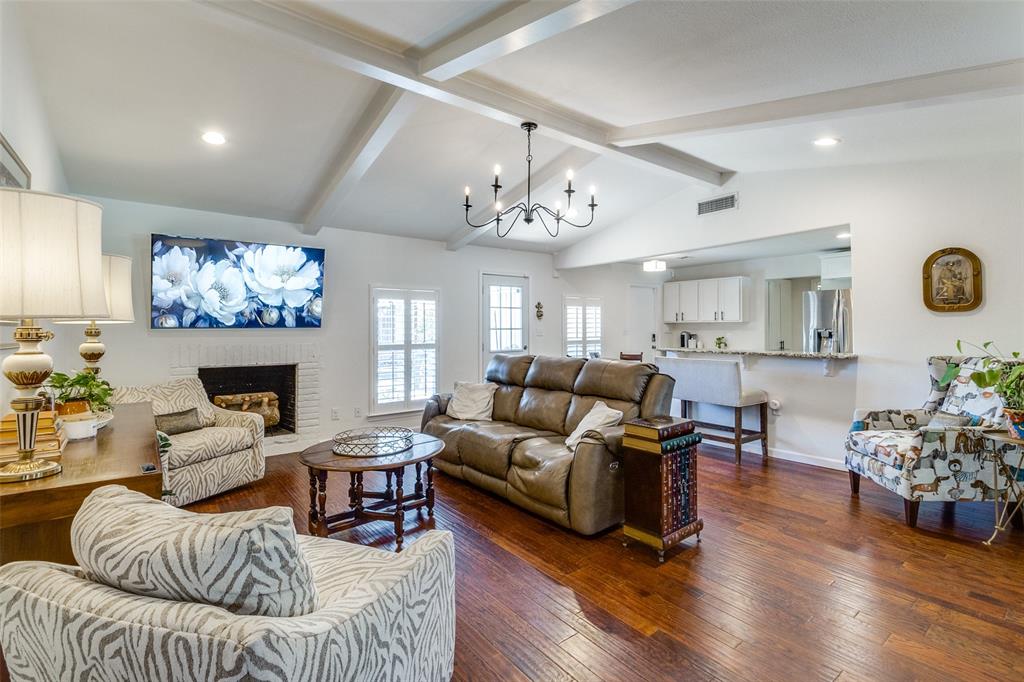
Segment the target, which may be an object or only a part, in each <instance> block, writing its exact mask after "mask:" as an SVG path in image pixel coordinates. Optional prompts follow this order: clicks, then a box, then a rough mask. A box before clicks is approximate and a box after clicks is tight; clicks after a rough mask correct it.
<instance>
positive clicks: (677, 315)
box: [676, 313, 679, 322]
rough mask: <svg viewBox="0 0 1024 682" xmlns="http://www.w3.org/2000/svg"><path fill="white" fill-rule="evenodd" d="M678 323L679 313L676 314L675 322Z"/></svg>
mask: <svg viewBox="0 0 1024 682" xmlns="http://www.w3.org/2000/svg"><path fill="white" fill-rule="evenodd" d="M678 321H679V313H676V322H678Z"/></svg>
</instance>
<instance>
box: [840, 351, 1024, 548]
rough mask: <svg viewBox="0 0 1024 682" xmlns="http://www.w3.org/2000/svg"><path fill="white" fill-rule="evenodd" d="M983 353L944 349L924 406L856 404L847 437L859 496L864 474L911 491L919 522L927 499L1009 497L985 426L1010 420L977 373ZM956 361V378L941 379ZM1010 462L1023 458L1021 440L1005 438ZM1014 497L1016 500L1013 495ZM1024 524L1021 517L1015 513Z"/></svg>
mask: <svg viewBox="0 0 1024 682" xmlns="http://www.w3.org/2000/svg"><path fill="white" fill-rule="evenodd" d="M981 363H982V358H971V357H946V356H936V357H931V358H929V359H928V367H929V373H930V374H931V384H932V386H931V394H930V395H929V396H928V400H927V402H925V404H924V407H923V408H921V409H911V410H856V411H855V412H854V415H853V426H852V427H851V428H850V433H849V435H848V436H847V438H846V468H847V469H849V471H850V489H851V492H852V494H854V495H857V494H858V493H859V491H860V477H861V476H864V477H866V478H869V479H871V480H872V481H874V482H875V483H878V484H879V485H881V486H882V487H884V488H887V489H889V490H891V491H893V492H895V493H897V494H898V495H900V496H902V497H903V504H904V511H905V513H906V520H907V525H908V526H910V527H912V528H913V527H914V526H916V525H917V512H918V508H919V506H920V503H921V502H922V501H924V502H930V501H942V502H970V501H975V500H992V499H995V496H996V495H999V496H1000V498H1001V499H1006V497H1007V496H1008V495H1011V496H1012V492H1008V488H1007V485H1006V482H1005V479H1004V478H1003V477H1002V476H1000V477H999V479H998V482H996V479H995V478H994V470H993V466H994V465H993V463H992V460H991V459H989V458H985V457H984V456H983V452H984V451H985V450H986V448H991V447H993V445H995V443H993V441H990V440H988V439H986V438H985V432H986V431H991V430H994V429H1002V428H1003V427H1004V426H1005V417H1004V416H1003V404H1002V400H1001V399H1000V398H999V396H998V395H996V394H994V393H993V392H992V391H991V389H981V388H979V387H978V386H977V384H975V383H974V381H973V380H972V379H971V373H972V372H975V371H978V370H979V369H981ZM950 364H955V365H958V366H959V368H960V369H959V372H958V373H957V376H956V378H955V379H953V381H951V382H950V383H949V384H948V385H945V386H943V385H941V384H940V380H941V378H942V377H943V376H944V375H945V373H946V368H947V367H948V366H949V365H950ZM1001 447H1002V448H1003V449H1005V450H1006V452H1005V458H1006V461H1007V462H1013V463H1016V462H1017V461H1018V456H1019V453H1018V452H1017V451H1016V448H1015V447H1014V446H1013V445H1009V444H1006V445H1002V446H1001ZM1011 499H1013V498H1012V497H1011ZM1014 522H1015V525H1017V524H1019V523H1020V519H1019V517H1018V518H1016V519H1014Z"/></svg>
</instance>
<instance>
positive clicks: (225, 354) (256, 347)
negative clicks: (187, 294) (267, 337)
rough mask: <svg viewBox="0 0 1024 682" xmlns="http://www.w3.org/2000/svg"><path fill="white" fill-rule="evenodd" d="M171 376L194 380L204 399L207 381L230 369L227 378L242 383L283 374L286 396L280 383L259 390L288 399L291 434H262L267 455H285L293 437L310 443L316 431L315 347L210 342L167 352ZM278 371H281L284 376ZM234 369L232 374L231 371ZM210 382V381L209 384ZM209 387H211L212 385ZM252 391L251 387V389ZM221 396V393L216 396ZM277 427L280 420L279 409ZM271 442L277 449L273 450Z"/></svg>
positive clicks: (317, 354) (317, 350)
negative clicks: (231, 376)
mask: <svg viewBox="0 0 1024 682" xmlns="http://www.w3.org/2000/svg"><path fill="white" fill-rule="evenodd" d="M170 365H171V373H172V374H173V375H175V376H198V377H199V378H200V380H202V381H203V385H204V386H206V387H207V393H208V394H209V395H211V396H212V395H215V394H214V393H210V386H208V385H207V384H206V382H207V377H219V376H220V375H222V374H223V373H222V372H220V370H230V371H229V372H228V374H235V375H240V376H241V377H242V378H243V379H244V378H247V377H248V376H251V377H257V376H265V375H273V374H279V373H280V374H284V375H285V377H286V379H285V381H287V377H288V376H291V377H292V383H293V385H292V387H291V390H290V391H287V390H285V388H287V383H285V385H284V387H285V388H283V389H282V390H280V391H279V390H276V389H275V388H273V387H270V388H266V387H262V385H261V388H260V389H259V390H270V391H274V392H275V393H278V396H279V399H280V400H282V408H283V400H284V395H282V393H289V394H291V395H292V396H293V397H292V406H291V409H290V411H291V413H292V417H291V419H292V423H291V425H290V426H291V429H292V431H293V432H294V433H289V432H287V431H284V430H281V431H277V432H276V433H275V432H273V431H271V432H268V433H267V445H268V454H276V452H274V451H275V450H277V451H279V452H290V451H292V449H294V448H293V447H291V446H289V445H288V444H289V443H293V442H294V441H296V440H297V436H299V437H302V438H303V439H308V438H313V437H316V436H318V435H319V432H320V347H319V345H318V344H314V343H298V344H296V343H265V344H264V343H256V342H254V343H245V344H220V343H217V344H213V343H209V342H207V343H183V344H180V345H178V346H177V347H174V348H172V349H171V358H170ZM281 368H285V369H284V370H283V371H282V370H281ZM236 370H237V371H236ZM211 381H213V380H211ZM211 385H212V384H211ZM253 389H255V385H253ZM247 390H251V389H250V388H248V387H245V388H242V389H241V390H237V391H234V390H231V391H223V392H224V393H241V392H245V391H247ZM218 393H221V391H218ZM281 412H282V422H283V421H284V419H283V416H284V409H282V410H281ZM275 442H277V443H279V444H280V448H275V447H274V444H275Z"/></svg>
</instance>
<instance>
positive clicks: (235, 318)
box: [150, 234, 324, 329]
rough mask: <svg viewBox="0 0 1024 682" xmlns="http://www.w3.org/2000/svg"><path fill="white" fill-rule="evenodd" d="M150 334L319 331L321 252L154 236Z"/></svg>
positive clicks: (321, 307) (322, 255)
mask: <svg viewBox="0 0 1024 682" xmlns="http://www.w3.org/2000/svg"><path fill="white" fill-rule="evenodd" d="M152 245H153V284H152V296H153V308H152V322H151V324H150V326H151V327H152V328H153V329H177V328H211V327H218V328H220V327H246V328H252V327H256V328H266V327H319V326H320V322H321V317H322V315H323V304H324V302H323V284H324V250H323V249H314V248H308V247H300V246H280V245H277V244H259V243H252V242H239V241H232V240H222V239H193V238H190V237H172V236H169V235H163V234H154V235H152Z"/></svg>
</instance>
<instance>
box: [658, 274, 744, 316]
mask: <svg viewBox="0 0 1024 682" xmlns="http://www.w3.org/2000/svg"><path fill="white" fill-rule="evenodd" d="M745 279H746V278H745V277H720V278H716V279H694V280H689V281H686V282H666V283H665V285H664V287H663V289H662V302H663V306H664V308H663V313H664V314H663V320H664V321H665V322H673V323H674V322H680V323H682V322H743V321H744V315H745V311H744V301H743V298H744V293H745V285H744V280H745Z"/></svg>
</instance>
